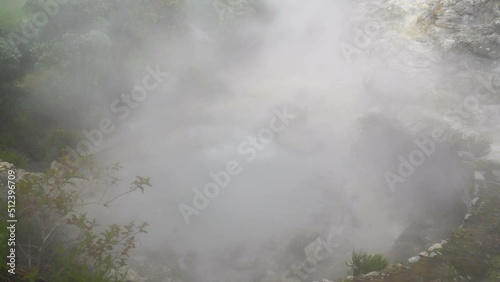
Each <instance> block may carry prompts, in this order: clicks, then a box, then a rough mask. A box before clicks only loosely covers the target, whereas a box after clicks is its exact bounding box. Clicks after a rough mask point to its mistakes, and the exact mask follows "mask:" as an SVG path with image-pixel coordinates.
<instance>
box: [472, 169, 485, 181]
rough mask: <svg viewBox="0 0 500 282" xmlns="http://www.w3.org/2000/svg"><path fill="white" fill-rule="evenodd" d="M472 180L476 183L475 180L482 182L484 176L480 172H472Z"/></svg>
mask: <svg viewBox="0 0 500 282" xmlns="http://www.w3.org/2000/svg"><path fill="white" fill-rule="evenodd" d="M474 179H475V180H476V181H477V180H481V181H484V175H483V173H482V172H479V171H475V172H474Z"/></svg>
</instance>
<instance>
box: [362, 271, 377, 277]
mask: <svg viewBox="0 0 500 282" xmlns="http://www.w3.org/2000/svg"><path fill="white" fill-rule="evenodd" d="M379 274H380V273H379V272H378V271H372V272H368V273H367V274H365V276H378V275H379Z"/></svg>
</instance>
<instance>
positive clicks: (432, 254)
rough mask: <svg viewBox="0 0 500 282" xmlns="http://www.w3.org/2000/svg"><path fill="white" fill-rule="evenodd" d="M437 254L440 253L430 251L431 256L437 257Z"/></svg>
mask: <svg viewBox="0 0 500 282" xmlns="http://www.w3.org/2000/svg"><path fill="white" fill-rule="evenodd" d="M437 255H438V254H436V253H435V252H431V253H430V255H429V257H430V258H433V257H435V256H437Z"/></svg>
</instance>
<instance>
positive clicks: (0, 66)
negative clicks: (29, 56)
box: [0, 37, 21, 82]
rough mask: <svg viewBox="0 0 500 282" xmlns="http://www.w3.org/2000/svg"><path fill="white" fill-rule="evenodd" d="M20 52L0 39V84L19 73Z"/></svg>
mask: <svg viewBox="0 0 500 282" xmlns="http://www.w3.org/2000/svg"><path fill="white" fill-rule="evenodd" d="M20 60H21V52H19V50H18V49H17V47H15V46H13V45H12V44H10V43H9V42H8V41H7V40H5V39H4V38H2V37H0V82H3V81H4V80H5V79H10V78H13V77H15V74H17V72H18V71H19V65H20Z"/></svg>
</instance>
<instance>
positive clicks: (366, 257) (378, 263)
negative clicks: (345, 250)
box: [346, 251, 389, 276]
mask: <svg viewBox="0 0 500 282" xmlns="http://www.w3.org/2000/svg"><path fill="white" fill-rule="evenodd" d="M346 264H347V266H350V267H351V272H352V275H354V276H356V275H359V274H366V273H370V272H372V271H380V270H382V269H384V268H386V267H387V266H388V265H389V262H388V261H387V259H386V258H385V257H384V256H383V255H381V254H368V253H365V252H356V251H353V252H352V256H351V261H350V262H348V263H346Z"/></svg>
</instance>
